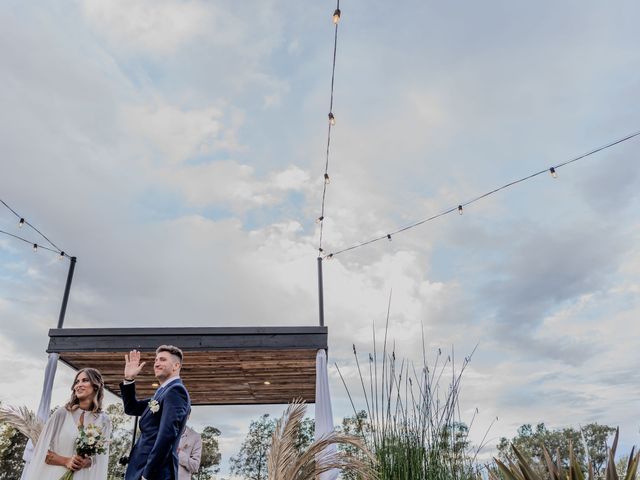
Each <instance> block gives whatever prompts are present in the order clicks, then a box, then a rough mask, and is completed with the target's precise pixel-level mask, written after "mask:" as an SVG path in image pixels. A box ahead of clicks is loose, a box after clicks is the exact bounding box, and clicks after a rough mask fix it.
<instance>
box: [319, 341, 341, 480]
mask: <svg viewBox="0 0 640 480" xmlns="http://www.w3.org/2000/svg"><path fill="white" fill-rule="evenodd" d="M333 429H334V428H333V412H332V410H331V393H330V392H329V374H328V372H327V352H326V351H324V350H318V353H317V354H316V433H315V439H316V440H318V439H320V438H322V437H323V436H324V435H326V434H328V433H331V432H332V431H333ZM336 449H337V447H336V445H332V446H330V447H327V449H325V450H324V452H323V453H324V454H327V453H332V452H335V451H336ZM339 473H340V471H339V470H331V471H329V472H325V473H323V474H322V475H320V480H335V479H336V478H338V474H339Z"/></svg>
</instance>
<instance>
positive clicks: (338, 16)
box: [333, 8, 341, 25]
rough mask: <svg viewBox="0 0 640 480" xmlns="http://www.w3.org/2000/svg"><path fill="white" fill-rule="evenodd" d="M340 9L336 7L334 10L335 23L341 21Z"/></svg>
mask: <svg viewBox="0 0 640 480" xmlns="http://www.w3.org/2000/svg"><path fill="white" fill-rule="evenodd" d="M340 13H341V12H340V9H339V8H336V10H335V12H333V23H334V25H337V24H338V22H339V21H340Z"/></svg>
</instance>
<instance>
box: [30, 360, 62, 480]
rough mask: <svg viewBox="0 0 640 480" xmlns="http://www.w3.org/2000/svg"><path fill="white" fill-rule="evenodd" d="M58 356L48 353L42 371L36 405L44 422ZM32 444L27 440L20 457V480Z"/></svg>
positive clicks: (31, 449)
mask: <svg viewBox="0 0 640 480" xmlns="http://www.w3.org/2000/svg"><path fill="white" fill-rule="evenodd" d="M58 358H60V355H58V354H57V353H50V354H49V360H48V361H47V368H45V371H44V382H43V384H42V395H41V396H40V405H39V406H38V413H37V415H38V418H39V419H40V421H41V422H42V423H45V422H46V421H47V420H48V419H49V412H50V411H51V391H52V390H53V380H54V379H55V377H56V370H57V368H58ZM33 448H34V445H33V443H31V440H29V441H28V442H27V446H26V447H25V449H24V453H23V454H22V459H23V460H24V461H25V466H24V469H23V470H22V476H21V477H20V478H21V480H24V478H25V472H26V471H27V467H28V466H29V462H31V457H32V456H33Z"/></svg>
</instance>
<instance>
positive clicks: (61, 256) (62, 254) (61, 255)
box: [58, 252, 64, 260]
mask: <svg viewBox="0 0 640 480" xmlns="http://www.w3.org/2000/svg"><path fill="white" fill-rule="evenodd" d="M63 258H64V252H60V255H59V256H58V260H62V259H63Z"/></svg>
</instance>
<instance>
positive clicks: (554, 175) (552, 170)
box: [549, 167, 558, 178]
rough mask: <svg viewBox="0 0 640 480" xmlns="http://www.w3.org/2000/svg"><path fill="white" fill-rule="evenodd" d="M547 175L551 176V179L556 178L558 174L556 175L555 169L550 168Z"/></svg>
mask: <svg viewBox="0 0 640 480" xmlns="http://www.w3.org/2000/svg"><path fill="white" fill-rule="evenodd" d="M549 173H550V174H551V176H552V177H553V178H558V174H557V173H556V169H555V168H553V167H551V168H550V169H549Z"/></svg>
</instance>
